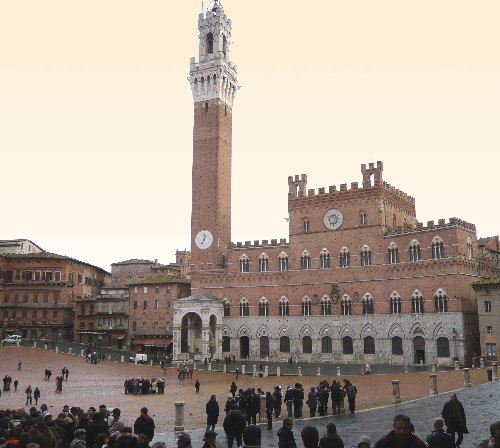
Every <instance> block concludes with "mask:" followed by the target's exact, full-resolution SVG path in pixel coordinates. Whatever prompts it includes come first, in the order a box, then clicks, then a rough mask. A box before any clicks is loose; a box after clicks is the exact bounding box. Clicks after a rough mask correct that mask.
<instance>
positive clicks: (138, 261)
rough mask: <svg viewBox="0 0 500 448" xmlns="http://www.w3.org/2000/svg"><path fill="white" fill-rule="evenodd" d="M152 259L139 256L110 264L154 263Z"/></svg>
mask: <svg viewBox="0 0 500 448" xmlns="http://www.w3.org/2000/svg"><path fill="white" fill-rule="evenodd" d="M154 263H155V262H154V261H152V260H141V259H139V258H131V259H130V260H125V261H119V262H117V263H111V266H117V265H120V264H154Z"/></svg>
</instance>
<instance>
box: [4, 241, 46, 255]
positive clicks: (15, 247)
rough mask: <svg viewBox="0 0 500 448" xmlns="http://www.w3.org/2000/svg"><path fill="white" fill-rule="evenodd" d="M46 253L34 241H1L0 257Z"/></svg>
mask: <svg viewBox="0 0 500 448" xmlns="http://www.w3.org/2000/svg"><path fill="white" fill-rule="evenodd" d="M39 252H45V251H44V250H43V249H42V248H41V247H40V246H38V245H37V244H35V243H34V242H33V241H30V240H25V239H19V240H0V255H4V254H36V253H39Z"/></svg>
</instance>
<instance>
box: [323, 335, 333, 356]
mask: <svg viewBox="0 0 500 448" xmlns="http://www.w3.org/2000/svg"><path fill="white" fill-rule="evenodd" d="M331 352H332V338H331V337H330V336H323V337H322V338H321V353H331Z"/></svg>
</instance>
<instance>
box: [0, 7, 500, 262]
mask: <svg viewBox="0 0 500 448" xmlns="http://www.w3.org/2000/svg"><path fill="white" fill-rule="evenodd" d="M207 4H208V2H207V1H205V5H204V6H205V9H206V8H207ZM311 5H314V6H311ZM223 6H224V9H225V12H226V14H227V15H228V16H229V17H230V18H231V19H232V22H233V32H232V45H231V47H230V57H231V59H232V60H233V62H234V63H235V64H236V65H237V66H238V73H239V83H240V85H241V86H242V87H241V89H240V90H239V92H238V94H237V96H236V99H235V103H234V112H233V165H232V240H233V241H235V242H236V241H244V240H256V239H260V240H262V239H271V238H283V237H287V238H288V224H287V223H286V221H285V219H284V218H285V217H287V216H288V214H287V191H288V185H287V177H288V176H289V175H294V174H301V173H306V174H307V175H308V181H309V183H308V187H309V188H316V189H317V188H318V187H323V186H324V187H328V186H329V185H337V186H338V185H339V184H341V183H348V184H350V182H353V181H358V182H359V181H361V174H360V165H361V164H362V163H368V162H370V161H377V160H382V161H383V162H384V179H385V180H386V181H388V182H390V183H391V184H393V185H395V186H396V187H397V188H399V189H401V190H403V191H404V192H406V193H408V194H410V195H411V196H414V197H415V198H416V208H417V218H418V220H419V221H422V222H424V223H426V222H427V221H428V220H435V221H437V219H439V218H446V219H447V218H449V217H452V216H457V217H459V218H461V219H464V220H467V221H470V222H472V223H475V224H476V226H477V230H478V236H490V235H496V234H498V233H499V224H498V218H499V215H500V212H499V211H498V206H497V200H498V191H499V183H500V181H499V176H498V166H499V162H500V108H499V104H500V82H499V80H500V51H498V43H499V42H500V27H499V26H498V17H500V2H498V0H481V1H480V2H471V1H470V0H467V1H464V0H439V1H436V0H422V1H419V2H409V1H401V0H377V1H373V0H316V1H314V2H309V3H308V2H304V1H296V0H292V1H288V2H286V1H284V0H273V1H271V2H258V1H254V2H243V1H241V0H239V1H236V0H225V1H224V2H223ZM201 10H202V5H201V1H191V0H189V1H187V0H185V1H177V2H172V1H167V0H144V1H140V2H139V1H137V0H105V1H103V0H86V1H79V2H77V1H68V0H44V1H40V0H25V1H22V2H21V1H3V2H0V42H2V44H1V45H0V167H1V169H0V189H1V192H2V206H1V218H2V219H1V221H0V239H11V238H29V239H31V240H33V241H35V242H36V243H37V244H39V245H40V246H42V247H43V248H44V249H46V250H48V251H50V252H56V253H60V254H64V255H69V256H71V257H74V258H77V259H80V260H83V261H86V262H89V263H92V264H95V265H98V266H101V267H104V268H106V269H109V268H110V267H109V265H110V264H111V263H112V262H116V261H121V260H124V259H128V258H148V259H158V260H159V261H160V262H163V263H169V262H172V261H174V259H175V257H174V254H175V250H176V249H181V250H183V249H185V248H186V249H189V246H190V216H191V164H192V126H193V99H192V96H191V90H190V87H189V83H188V82H187V80H186V78H187V76H188V75H189V58H190V57H192V56H196V57H197V58H198V39H197V36H198V30H197V23H198V14H199V13H200V12H201ZM256 210H258V213H256Z"/></svg>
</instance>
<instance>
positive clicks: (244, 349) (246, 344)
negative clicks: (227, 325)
mask: <svg viewBox="0 0 500 448" xmlns="http://www.w3.org/2000/svg"><path fill="white" fill-rule="evenodd" d="M249 355H250V339H249V337H248V336H241V338H240V358H242V359H247V358H248V356H249Z"/></svg>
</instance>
